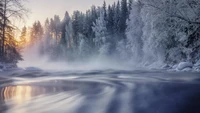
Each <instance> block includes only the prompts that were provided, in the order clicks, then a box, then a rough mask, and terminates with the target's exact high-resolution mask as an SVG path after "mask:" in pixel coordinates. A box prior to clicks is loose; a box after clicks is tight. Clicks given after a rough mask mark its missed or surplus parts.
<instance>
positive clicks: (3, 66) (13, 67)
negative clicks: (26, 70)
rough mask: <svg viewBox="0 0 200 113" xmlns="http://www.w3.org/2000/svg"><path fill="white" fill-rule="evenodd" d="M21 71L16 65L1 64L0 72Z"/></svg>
mask: <svg viewBox="0 0 200 113" xmlns="http://www.w3.org/2000/svg"><path fill="white" fill-rule="evenodd" d="M19 69H20V68H19V67H18V66H17V64H15V63H0V72H3V71H9V70H19Z"/></svg>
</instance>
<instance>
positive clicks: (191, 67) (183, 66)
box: [164, 61, 200, 72]
mask: <svg viewBox="0 0 200 113" xmlns="http://www.w3.org/2000/svg"><path fill="white" fill-rule="evenodd" d="M164 68H165V69H167V70H170V71H183V72H200V61H198V62H197V63H195V64H193V63H191V62H180V63H179V64H176V65H173V66H168V65H167V66H165V67H164Z"/></svg>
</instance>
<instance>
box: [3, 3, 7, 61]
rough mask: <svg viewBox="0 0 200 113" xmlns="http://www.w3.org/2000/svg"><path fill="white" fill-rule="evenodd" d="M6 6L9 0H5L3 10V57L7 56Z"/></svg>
mask: <svg viewBox="0 0 200 113" xmlns="http://www.w3.org/2000/svg"><path fill="white" fill-rule="evenodd" d="M6 8H7V0H4V11H3V28H2V30H3V34H2V35H3V36H2V57H3V58H5V38H6Z"/></svg>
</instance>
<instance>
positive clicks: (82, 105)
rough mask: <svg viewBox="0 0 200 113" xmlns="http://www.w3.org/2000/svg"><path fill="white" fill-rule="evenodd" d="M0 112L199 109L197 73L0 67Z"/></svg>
mask: <svg viewBox="0 0 200 113" xmlns="http://www.w3.org/2000/svg"><path fill="white" fill-rule="evenodd" d="M0 113H200V73H174V72H165V71H137V70H135V71H125V70H93V71H62V72H50V71H49V72H45V71H39V70H35V71H25V70H20V71H19V70H18V71H9V72H2V73H1V74H0Z"/></svg>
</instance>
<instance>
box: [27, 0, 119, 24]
mask: <svg viewBox="0 0 200 113" xmlns="http://www.w3.org/2000/svg"><path fill="white" fill-rule="evenodd" d="M105 1H106V3H107V4H112V3H114V2H115V1H118V0H105ZM102 4H103V0H28V1H27V2H26V3H25V7H26V8H28V9H29V11H30V13H29V14H28V18H27V20H26V22H25V25H26V26H31V25H32V24H33V22H35V21H37V20H40V21H41V22H42V23H43V22H44V21H45V20H46V18H47V17H48V18H51V17H53V16H54V15H59V16H60V18H61V19H62V18H63V17H64V14H65V12H66V11H68V12H69V13H70V15H71V14H72V13H73V11H75V10H79V11H82V12H85V11H86V10H87V9H90V7H91V6H92V5H95V6H102Z"/></svg>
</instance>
